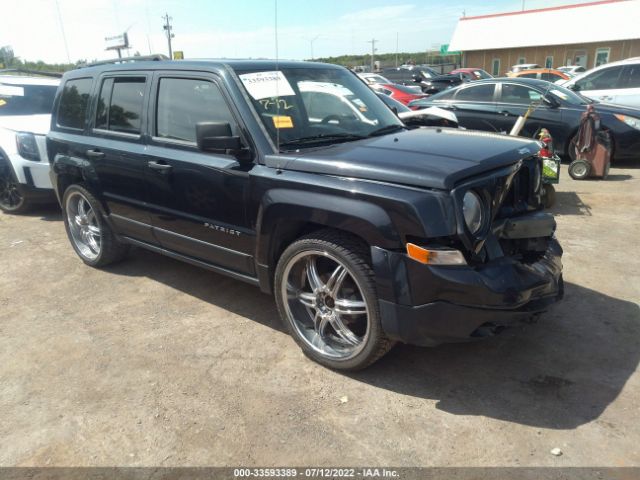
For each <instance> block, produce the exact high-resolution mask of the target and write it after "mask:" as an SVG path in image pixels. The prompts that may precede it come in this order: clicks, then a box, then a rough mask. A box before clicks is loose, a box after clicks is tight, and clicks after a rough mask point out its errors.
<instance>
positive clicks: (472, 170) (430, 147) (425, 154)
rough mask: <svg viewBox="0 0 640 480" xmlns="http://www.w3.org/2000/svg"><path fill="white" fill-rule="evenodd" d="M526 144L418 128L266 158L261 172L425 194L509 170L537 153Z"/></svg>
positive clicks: (523, 140)
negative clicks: (280, 171) (308, 174)
mask: <svg viewBox="0 0 640 480" xmlns="http://www.w3.org/2000/svg"><path fill="white" fill-rule="evenodd" d="M539 148H540V147H539V145H538V143H537V142H536V141H534V140H532V139H526V138H521V137H509V136H506V135H499V134H494V133H485V132H470V131H465V130H457V129H454V128H419V129H416V130H409V131H402V132H399V133H395V134H391V135H385V136H383V137H374V138H370V139H365V140H358V141H355V142H348V143H341V144H337V145H332V146H329V147H322V148H315V149H312V150H301V151H300V152H296V153H294V154H281V155H273V156H268V157H267V158H266V164H267V166H270V167H274V168H281V169H283V170H294V171H301V172H311V173H321V174H326V175H338V176H342V177H350V178H361V179H366V180H376V181H382V182H390V183H397V184H402V185H411V186H417V187H425V188H437V189H446V190H450V189H452V188H453V187H454V186H455V185H456V184H457V183H459V182H460V181H461V180H464V179H466V178H469V177H472V176H475V175H479V174H481V173H484V172H487V171H490V170H494V169H496V168H500V167H504V166H507V165H512V164H513V163H515V162H517V161H518V160H520V159H522V158H526V157H529V156H531V155H533V154H534V153H536V152H537V151H538V150H539Z"/></svg>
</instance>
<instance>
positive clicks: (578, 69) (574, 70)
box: [558, 65, 587, 77]
mask: <svg viewBox="0 0 640 480" xmlns="http://www.w3.org/2000/svg"><path fill="white" fill-rule="evenodd" d="M558 70H560V71H561V72H564V73H566V74H567V75H569V77H575V76H576V75H578V74H580V73H582V72H586V71H587V70H586V69H585V68H584V67H583V66H582V65H564V66H562V67H558Z"/></svg>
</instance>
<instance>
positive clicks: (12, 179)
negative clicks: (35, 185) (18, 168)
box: [0, 157, 32, 214]
mask: <svg viewBox="0 0 640 480" xmlns="http://www.w3.org/2000/svg"><path fill="white" fill-rule="evenodd" d="M31 207H32V203H31V202H30V200H29V197H28V196H27V193H26V192H25V191H24V188H23V187H22V185H20V183H19V182H18V179H17V178H16V175H15V173H14V171H13V168H11V164H10V163H9V162H8V161H7V160H5V159H4V158H2V157H0V210H2V211H3V212H5V213H11V214H22V213H26V212H28V211H29V209H30V208H31Z"/></svg>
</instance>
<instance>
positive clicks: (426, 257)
mask: <svg viewBox="0 0 640 480" xmlns="http://www.w3.org/2000/svg"><path fill="white" fill-rule="evenodd" d="M407 255H409V258H411V259H413V260H415V261H416V262H420V263H424V264H425V265H466V264H467V261H466V260H465V259H464V255H462V253H461V252H460V251H458V250H435V249H428V248H424V247H420V246H418V245H416V244H415V243H407Z"/></svg>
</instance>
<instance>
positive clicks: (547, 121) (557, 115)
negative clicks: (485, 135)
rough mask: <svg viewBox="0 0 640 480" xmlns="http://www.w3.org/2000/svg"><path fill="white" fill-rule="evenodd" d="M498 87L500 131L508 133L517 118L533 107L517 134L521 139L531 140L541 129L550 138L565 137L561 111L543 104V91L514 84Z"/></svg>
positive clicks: (503, 84)
mask: <svg viewBox="0 0 640 480" xmlns="http://www.w3.org/2000/svg"><path fill="white" fill-rule="evenodd" d="M500 87H501V88H500V89H499V92H498V98H499V100H498V104H497V105H498V108H497V110H498V112H497V113H498V115H497V121H498V122H499V123H500V125H501V129H502V130H504V131H505V132H507V133H508V132H510V131H511V129H512V128H513V126H514V125H515V123H516V121H517V120H518V117H519V116H522V115H524V114H525V113H526V112H527V110H528V109H529V107H530V106H532V105H533V111H532V112H531V113H530V114H529V117H528V118H527V120H526V122H525V124H524V126H523V127H522V130H521V131H520V133H519V135H520V136H521V137H528V138H533V137H534V136H535V135H536V134H537V133H538V132H539V130H540V129H541V128H546V129H547V130H549V133H551V136H552V137H556V138H564V137H565V136H566V132H565V131H564V127H563V123H562V109H561V108H560V107H550V106H548V105H547V104H545V103H544V102H543V101H542V97H543V95H544V92H543V91H539V90H537V89H534V88H531V87H528V86H525V85H521V84H516V83H502V84H501V85H500Z"/></svg>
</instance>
